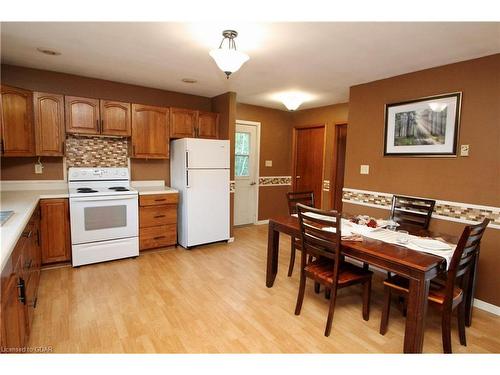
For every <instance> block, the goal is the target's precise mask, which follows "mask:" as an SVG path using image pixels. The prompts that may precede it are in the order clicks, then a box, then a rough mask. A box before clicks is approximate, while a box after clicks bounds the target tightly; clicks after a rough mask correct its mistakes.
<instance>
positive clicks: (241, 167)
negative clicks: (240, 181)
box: [235, 155, 250, 177]
mask: <svg viewBox="0 0 500 375" xmlns="http://www.w3.org/2000/svg"><path fill="white" fill-rule="evenodd" d="M249 161H250V157H249V156H247V155H236V160H235V165H236V167H235V173H236V176H237V177H248V176H250V173H249V172H248V163H249Z"/></svg>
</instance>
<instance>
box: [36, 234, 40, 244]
mask: <svg viewBox="0 0 500 375" xmlns="http://www.w3.org/2000/svg"><path fill="white" fill-rule="evenodd" d="M36 245H37V246H40V231H39V230H37V231H36Z"/></svg>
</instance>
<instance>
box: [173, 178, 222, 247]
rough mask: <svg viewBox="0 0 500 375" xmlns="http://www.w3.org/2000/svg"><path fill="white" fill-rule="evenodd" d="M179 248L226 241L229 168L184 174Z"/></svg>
mask: <svg viewBox="0 0 500 375" xmlns="http://www.w3.org/2000/svg"><path fill="white" fill-rule="evenodd" d="M182 204H183V205H185V206H184V207H183V211H184V214H185V217H183V225H184V228H182V231H183V232H184V233H183V234H185V236H182V239H181V245H182V246H183V247H189V246H195V245H201V244H204V243H210V242H215V241H222V240H228V239H229V169H196V170H189V171H188V187H187V188H186V190H185V196H184V199H183V202H182Z"/></svg>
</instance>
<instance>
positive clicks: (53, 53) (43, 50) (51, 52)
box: [36, 48, 61, 56]
mask: <svg viewBox="0 0 500 375" xmlns="http://www.w3.org/2000/svg"><path fill="white" fill-rule="evenodd" d="M36 50H37V51H38V52H40V53H43V54H45V55H49V56H59V55H60V54H61V52H57V51H54V50H53V49H48V48H37V49H36Z"/></svg>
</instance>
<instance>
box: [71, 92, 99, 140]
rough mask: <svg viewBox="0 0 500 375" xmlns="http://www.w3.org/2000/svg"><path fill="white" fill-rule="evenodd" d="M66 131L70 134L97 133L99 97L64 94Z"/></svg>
mask: <svg viewBox="0 0 500 375" xmlns="http://www.w3.org/2000/svg"><path fill="white" fill-rule="evenodd" d="M64 103H65V107H66V132H67V133H72V134H99V132H100V118H99V99H90V98H79V97H76V96H65V97H64Z"/></svg>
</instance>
